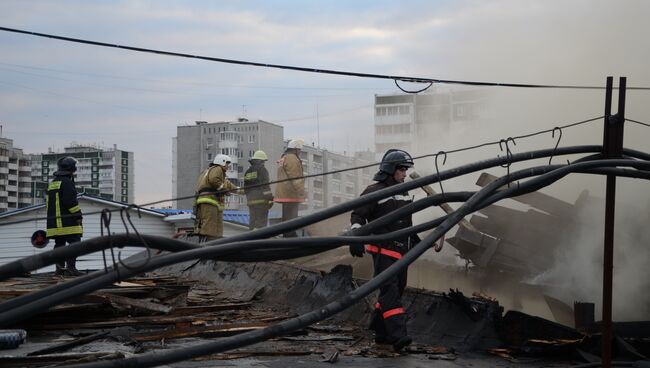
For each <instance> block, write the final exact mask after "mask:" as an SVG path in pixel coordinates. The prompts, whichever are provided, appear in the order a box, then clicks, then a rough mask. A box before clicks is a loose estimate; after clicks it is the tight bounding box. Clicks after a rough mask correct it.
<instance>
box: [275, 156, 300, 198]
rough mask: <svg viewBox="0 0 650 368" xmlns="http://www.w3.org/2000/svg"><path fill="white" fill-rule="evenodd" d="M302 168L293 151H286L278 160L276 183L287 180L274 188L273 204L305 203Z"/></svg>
mask: <svg viewBox="0 0 650 368" xmlns="http://www.w3.org/2000/svg"><path fill="white" fill-rule="evenodd" d="M303 175H304V172H303V168H302V161H300V158H299V157H298V155H296V152H295V150H292V149H291V150H287V151H286V152H285V153H284V154H283V155H282V157H281V158H280V159H279V160H278V181H281V180H285V179H290V178H299V179H295V180H288V181H283V182H281V183H278V184H277V186H276V188H275V200H274V201H275V202H279V203H298V202H304V201H305V179H304V178H302V176H303Z"/></svg>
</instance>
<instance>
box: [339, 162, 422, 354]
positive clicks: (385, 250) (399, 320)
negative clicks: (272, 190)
mask: <svg viewBox="0 0 650 368" xmlns="http://www.w3.org/2000/svg"><path fill="white" fill-rule="evenodd" d="M411 167H413V159H412V158H411V155H409V154H408V153H407V152H406V151H402V150H396V149H390V150H388V151H387V152H386V153H385V154H384V157H383V158H382V161H381V165H380V167H379V172H378V173H377V174H375V176H374V178H373V180H375V181H377V183H375V184H372V185H370V186H368V187H367V188H366V189H365V190H364V191H363V193H361V195H364V194H367V193H372V192H375V191H378V190H380V189H384V188H387V187H389V186H392V185H396V184H400V183H403V182H404V179H405V178H406V171H407V170H408V169H409V168H411ZM411 201H412V200H411V198H410V197H409V195H408V192H406V191H404V192H402V193H398V194H395V195H393V196H391V197H387V198H384V199H381V200H379V201H377V202H374V203H369V204H366V205H364V206H363V207H359V208H357V209H355V210H354V211H352V215H351V218H350V222H351V224H352V226H351V228H352V229H355V228H358V227H361V226H362V225H364V224H366V223H368V222H371V221H373V220H375V219H377V218H380V217H382V216H384V215H387V214H389V213H391V212H392V211H395V210H396V209H398V208H400V207H402V206H405V205H407V204H409V203H411ZM412 225H413V221H412V219H411V216H410V215H409V216H405V217H402V218H400V219H399V220H396V221H395V222H393V223H392V224H390V225H388V226H385V227H384V228H382V229H381V230H376V231H375V232H374V234H381V233H388V232H393V231H396V230H400V229H404V228H408V227H411V226H412ZM419 240H420V239H419V238H418V236H417V235H412V236H411V237H407V238H405V239H399V240H396V241H385V242H379V243H377V244H366V246H365V247H364V245H363V244H354V245H351V246H350V253H351V254H352V255H353V256H355V257H362V256H363V254H364V253H365V252H366V251H367V252H368V253H370V254H372V257H373V261H374V265H375V276H377V275H378V274H379V273H381V272H383V271H384V270H385V269H387V268H388V267H390V266H391V265H392V264H393V263H395V262H397V260H399V259H400V258H401V257H402V255H404V254H405V253H406V252H407V251H408V250H409V249H410V248H411V247H412V246H414V245H415V244H416V243H417V242H419ZM406 274H407V271H406V270H404V271H402V272H401V273H400V274H398V275H397V276H395V277H393V278H392V279H391V280H389V281H388V282H386V283H385V284H384V285H383V286H381V288H380V289H379V298H378V300H377V303H376V304H375V312H374V315H373V318H372V322H371V324H370V329H372V330H374V331H375V342H376V343H379V344H391V345H393V348H394V349H395V351H400V350H402V349H403V348H404V347H406V346H407V345H409V344H410V343H411V342H412V339H411V337H410V336H408V334H407V332H406V319H407V318H406V317H407V316H406V313H405V311H404V308H403V307H402V293H403V292H404V288H405V287H406Z"/></svg>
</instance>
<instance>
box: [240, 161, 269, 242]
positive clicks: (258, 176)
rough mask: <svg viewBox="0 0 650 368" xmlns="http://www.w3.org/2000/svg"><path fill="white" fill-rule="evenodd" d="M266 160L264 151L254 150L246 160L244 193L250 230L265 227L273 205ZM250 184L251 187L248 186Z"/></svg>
mask: <svg viewBox="0 0 650 368" xmlns="http://www.w3.org/2000/svg"><path fill="white" fill-rule="evenodd" d="M267 160H268V157H267V156H266V153H265V152H264V151H255V153H254V154H253V157H252V158H251V159H250V160H249V161H248V162H250V164H251V167H249V168H248V170H246V173H244V193H246V202H247V205H248V213H249V221H248V228H249V229H251V230H254V229H259V228H262V227H266V225H267V223H268V221H269V210H270V209H271V206H273V193H272V192H271V187H270V186H269V184H268V183H269V172H268V171H267V170H266V168H265V167H264V163H265V162H266V161H267ZM265 183H266V184H265ZM251 186H253V187H252V188H250V187H251Z"/></svg>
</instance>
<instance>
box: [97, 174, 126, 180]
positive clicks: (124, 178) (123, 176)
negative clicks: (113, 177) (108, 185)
mask: <svg viewBox="0 0 650 368" xmlns="http://www.w3.org/2000/svg"><path fill="white" fill-rule="evenodd" d="M102 176H108V174H104V175H102ZM128 178H129V175H127V174H122V180H128Z"/></svg>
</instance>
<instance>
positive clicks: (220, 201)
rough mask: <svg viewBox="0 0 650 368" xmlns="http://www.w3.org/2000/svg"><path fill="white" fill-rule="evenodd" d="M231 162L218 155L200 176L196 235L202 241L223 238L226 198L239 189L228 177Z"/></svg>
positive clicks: (195, 226)
mask: <svg viewBox="0 0 650 368" xmlns="http://www.w3.org/2000/svg"><path fill="white" fill-rule="evenodd" d="M231 162H232V159H231V158H230V156H227V155H217V156H216V157H215V158H214V160H213V161H212V163H211V164H210V166H209V167H208V168H207V169H205V170H204V171H203V172H202V173H201V175H199V179H198V181H197V183H196V194H195V198H196V200H195V201H194V216H195V220H194V235H199V236H200V237H201V238H200V241H209V240H214V239H218V238H221V237H223V211H224V209H225V196H226V195H227V194H230V191H235V190H237V189H238V188H237V187H236V186H235V185H233V184H232V183H231V182H230V181H228V178H227V177H226V171H228V168H229V167H230V163H231Z"/></svg>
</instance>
